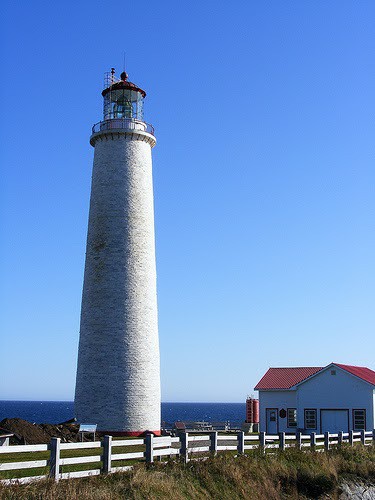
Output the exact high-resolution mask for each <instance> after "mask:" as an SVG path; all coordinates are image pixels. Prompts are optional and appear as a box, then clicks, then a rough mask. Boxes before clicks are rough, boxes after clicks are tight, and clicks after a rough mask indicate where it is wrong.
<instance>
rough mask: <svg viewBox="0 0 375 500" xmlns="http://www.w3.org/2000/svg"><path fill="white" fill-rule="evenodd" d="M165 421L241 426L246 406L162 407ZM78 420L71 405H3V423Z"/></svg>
mask: <svg viewBox="0 0 375 500" xmlns="http://www.w3.org/2000/svg"><path fill="white" fill-rule="evenodd" d="M161 415H162V421H164V422H167V423H169V424H173V423H174V422H176V421H178V420H182V421H184V422H196V421H206V422H213V423H214V422H226V421H229V422H230V423H231V425H233V424H241V423H242V422H244V420H245V403H162V404H161ZM73 417H74V403H73V402H70V401H0V421H1V420H3V419H4V418H22V419H24V420H28V421H29V422H35V423H37V424H41V423H50V424H58V423H60V422H65V421H66V420H69V419H71V418H73Z"/></svg>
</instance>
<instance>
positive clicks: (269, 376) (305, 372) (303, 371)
mask: <svg viewBox="0 0 375 500" xmlns="http://www.w3.org/2000/svg"><path fill="white" fill-rule="evenodd" d="M321 369H322V367H321V366H314V367H313V366H300V367H297V368H269V369H268V371H267V373H266V374H265V375H264V376H263V377H262V378H261V379H260V381H259V382H258V384H257V385H256V386H255V387H254V389H255V390H265V389H290V388H291V387H293V386H294V385H296V384H298V383H299V382H302V380H305V379H307V378H308V377H311V375H314V373H317V372H318V371H319V370H321Z"/></svg>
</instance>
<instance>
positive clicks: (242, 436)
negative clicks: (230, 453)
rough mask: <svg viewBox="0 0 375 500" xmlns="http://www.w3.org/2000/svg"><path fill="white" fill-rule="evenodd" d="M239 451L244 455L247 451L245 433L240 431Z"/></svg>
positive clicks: (238, 437)
mask: <svg viewBox="0 0 375 500" xmlns="http://www.w3.org/2000/svg"><path fill="white" fill-rule="evenodd" d="M237 443H238V444H237V451H238V453H240V454H241V455H243V454H244V453H245V433H244V432H242V431H240V432H239V433H238V434H237Z"/></svg>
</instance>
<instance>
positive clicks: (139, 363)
mask: <svg viewBox="0 0 375 500" xmlns="http://www.w3.org/2000/svg"><path fill="white" fill-rule="evenodd" d="M102 95H103V98H104V117H103V121H101V122H99V123H98V124H96V125H94V127H93V129H92V135H91V138H90V144H91V145H92V146H93V147H94V148H95V153H94V166H93V173H92V186H91V200H90V215H89V223H88V235H87V248H86V264H85V275H84V284H83V294H82V310H81V327H80V341H79V350H78V367H77V381H76V394H75V413H76V417H77V419H78V421H79V422H81V423H82V422H83V423H92V424H98V430H101V431H106V432H108V433H110V434H113V435H140V434H142V433H143V432H145V431H151V432H154V433H155V434H159V433H160V359H159V339H158V319H157V301H156V266H155V237H154V204H153V187H152V160H151V149H152V148H153V147H154V146H155V144H156V139H155V137H154V131H153V127H152V126H151V125H148V124H147V123H146V122H145V121H144V120H143V102H144V98H145V96H146V93H145V91H144V90H142V89H141V88H139V87H137V86H136V85H134V83H131V82H129V81H128V75H127V74H126V73H125V72H124V73H122V74H121V79H120V80H118V79H117V78H115V76H114V69H112V71H111V73H110V74H108V75H107V77H106V84H105V88H104V90H103V92H102Z"/></svg>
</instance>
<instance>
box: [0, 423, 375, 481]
mask: <svg viewBox="0 0 375 500" xmlns="http://www.w3.org/2000/svg"><path fill="white" fill-rule="evenodd" d="M374 442H375V430H374V431H360V432H353V431H350V432H339V433H329V432H325V433H324V434H316V433H314V432H313V433H311V434H302V433H297V434H293V435H288V434H285V433H284V432H280V433H279V434H266V433H265V432H261V433H259V434H256V435H254V434H250V435H247V434H244V433H243V432H237V433H235V434H234V433H233V434H231V435H229V434H225V435H222V434H219V433H218V432H217V431H213V432H208V433H205V434H200V435H191V434H189V433H187V432H184V433H182V434H180V436H179V437H171V436H161V437H155V436H154V435H153V434H148V435H147V436H146V437H145V438H142V439H121V440H113V439H112V436H104V438H103V440H102V441H95V442H87V443H60V438H52V439H51V442H50V443H49V444H39V445H21V446H1V447H0V474H1V475H4V472H6V474H7V475H15V476H17V471H18V475H19V474H20V473H21V474H22V471H24V470H25V469H32V470H31V472H32V474H33V475H31V474H30V473H29V474H30V475H29V476H27V477H10V478H9V477H8V478H2V479H0V481H1V482H2V483H5V484H12V483H21V484H23V483H28V482H31V481H36V480H40V479H44V478H47V477H50V478H53V479H54V480H55V481H59V480H60V479H68V478H75V477H85V476H96V475H98V474H102V473H104V474H109V473H112V472H117V471H120V470H128V469H129V468H131V467H132V465H131V463H128V464H126V461H134V460H136V461H142V460H143V461H145V462H147V463H152V462H154V460H155V459H161V457H170V458H171V457H176V456H177V457H181V458H182V459H183V460H184V461H185V462H188V461H189V460H190V459H194V457H198V456H199V455H202V454H207V453H213V454H216V453H218V452H221V451H232V452H233V451H235V452H237V453H238V454H244V453H246V451H248V450H255V449H259V450H260V452H261V453H272V452H274V451H275V450H278V449H279V450H285V449H287V448H291V447H294V448H297V449H300V450H302V449H307V448H310V449H312V450H315V451H328V450H330V449H331V448H332V447H335V446H341V445H342V444H344V443H348V444H349V445H351V446H353V445H354V444H355V443H362V444H363V445H364V446H368V445H371V444H373V443H374ZM135 447H136V448H137V449H136V450H135V449H134V448H135ZM127 448H128V449H129V448H130V450H127ZM140 448H141V449H140ZM91 450H92V451H91ZM75 452H76V453H75ZM85 452H86V454H85ZM95 452H97V454H94V453H95ZM19 453H21V454H25V455H21V460H19V456H18V454H19ZM28 453H29V454H30V453H32V454H33V457H32V458H33V459H32V460H30V457H29V459H28V458H27V454H28ZM46 453H48V454H49V457H48V459H47V458H46V457H45V456H46ZM38 454H39V459H38V458H36V455H38ZM67 454H68V455H67ZM42 455H44V456H42ZM72 455H74V456H72ZM12 457H14V458H15V459H16V460H17V459H18V461H15V460H14V459H12ZM23 457H25V458H24V460H23V459H22V458H23ZM124 462H125V464H124ZM87 464H89V466H90V467H92V466H94V467H95V468H89V469H87V470H70V471H66V470H64V469H65V468H66V467H67V466H68V467H69V466H70V468H72V466H73V468H74V467H77V466H81V465H82V466H84V467H85V466H87ZM9 471H11V472H9Z"/></svg>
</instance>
